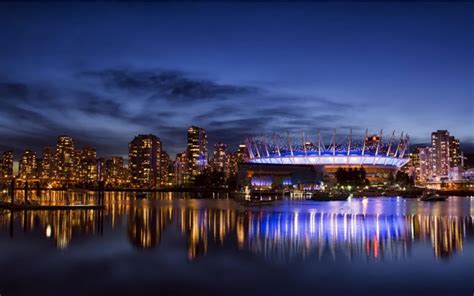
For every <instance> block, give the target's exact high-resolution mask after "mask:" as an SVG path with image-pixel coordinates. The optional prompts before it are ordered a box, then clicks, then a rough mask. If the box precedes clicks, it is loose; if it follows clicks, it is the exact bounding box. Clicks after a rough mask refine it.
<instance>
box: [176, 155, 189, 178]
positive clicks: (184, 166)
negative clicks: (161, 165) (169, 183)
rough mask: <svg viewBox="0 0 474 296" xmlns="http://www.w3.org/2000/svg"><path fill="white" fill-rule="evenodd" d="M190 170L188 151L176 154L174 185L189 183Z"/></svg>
mask: <svg viewBox="0 0 474 296" xmlns="http://www.w3.org/2000/svg"><path fill="white" fill-rule="evenodd" d="M188 178H189V170H188V157H187V153H186V151H184V152H181V153H178V154H176V159H175V161H173V185H175V186H182V185H184V184H188V183H189V181H188Z"/></svg>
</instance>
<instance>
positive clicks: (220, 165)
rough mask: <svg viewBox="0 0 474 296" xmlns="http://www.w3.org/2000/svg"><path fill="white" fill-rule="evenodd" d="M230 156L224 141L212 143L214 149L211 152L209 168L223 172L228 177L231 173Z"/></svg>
mask: <svg viewBox="0 0 474 296" xmlns="http://www.w3.org/2000/svg"><path fill="white" fill-rule="evenodd" d="M230 160H231V157H230V153H229V151H227V145H226V144H224V143H217V144H214V151H213V153H212V161H211V169H212V170H213V171H215V172H222V173H224V175H225V177H226V178H228V177H229V176H230V175H231V162H230Z"/></svg>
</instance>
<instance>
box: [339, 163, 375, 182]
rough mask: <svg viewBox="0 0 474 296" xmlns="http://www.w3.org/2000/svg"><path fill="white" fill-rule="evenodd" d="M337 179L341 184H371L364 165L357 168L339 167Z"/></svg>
mask: <svg viewBox="0 0 474 296" xmlns="http://www.w3.org/2000/svg"><path fill="white" fill-rule="evenodd" d="M336 179H337V183H338V184H339V185H352V186H360V185H368V184H369V180H367V178H366V172H365V169H364V168H363V167H361V168H356V169H353V168H349V169H344V168H338V169H337V171H336Z"/></svg>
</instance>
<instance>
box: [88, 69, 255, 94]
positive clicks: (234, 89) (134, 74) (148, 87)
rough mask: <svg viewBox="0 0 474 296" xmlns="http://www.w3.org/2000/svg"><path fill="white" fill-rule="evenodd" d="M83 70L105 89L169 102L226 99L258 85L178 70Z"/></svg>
mask: <svg viewBox="0 0 474 296" xmlns="http://www.w3.org/2000/svg"><path fill="white" fill-rule="evenodd" d="M82 74H83V75H84V76H87V77H92V78H97V79H99V81H100V82H101V83H103V85H104V86H105V88H106V89H108V90H112V91H116V90H118V91H127V92H130V93H132V94H143V93H151V95H150V98H151V99H168V100H170V101H172V102H190V101H195V100H215V99H217V100H226V99H229V98H231V97H233V96H238V95H249V94H252V93H257V92H258V89H257V88H254V87H248V86H237V85H226V84H219V83H216V82H213V81H210V80H206V79H193V78H189V77H187V76H186V75H185V74H184V73H182V72H178V71H159V70H156V71H133V70H129V69H106V70H102V71H94V72H83V73H82Z"/></svg>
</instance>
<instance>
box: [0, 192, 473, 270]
mask: <svg viewBox="0 0 474 296" xmlns="http://www.w3.org/2000/svg"><path fill="white" fill-rule="evenodd" d="M155 197H156V198H157V200H152V201H133V200H131V199H130V195H128V194H125V193H108V194H107V196H106V207H105V209H104V210H101V211H98V210H74V211H70V210H61V211H19V212H14V213H13V214H12V213H11V212H9V211H4V212H3V213H1V214H0V233H1V234H6V233H9V235H10V237H12V239H15V238H16V237H17V236H19V235H21V234H22V233H26V235H32V236H39V237H41V238H44V239H54V241H55V244H56V246H57V248H58V249H66V248H67V247H68V246H70V245H71V244H73V243H74V240H75V239H76V238H77V239H79V238H81V239H87V238H89V237H92V236H98V237H102V236H103V235H104V229H105V232H106V233H110V232H115V231H126V234H127V236H128V240H129V243H131V244H132V245H133V246H135V247H136V248H137V249H151V248H156V247H158V246H159V245H160V243H161V240H162V236H163V233H164V232H166V231H167V230H169V231H179V233H181V235H182V236H183V237H185V238H186V241H187V246H186V247H187V254H188V258H189V259H191V260H193V259H196V258H198V257H200V256H205V255H206V254H207V253H208V252H209V247H210V246H211V245H215V246H218V247H219V246H221V247H223V246H226V247H231V248H235V249H239V250H243V251H249V252H251V253H253V254H255V255H258V256H261V257H263V258H265V259H267V260H272V261H288V260H305V259H306V258H308V257H311V258H316V259H317V260H322V259H324V258H332V259H334V260H336V259H339V258H346V259H348V260H353V259H364V260H394V259H395V260H396V259H401V258H405V257H409V256H410V254H411V251H412V248H413V246H414V245H415V244H417V243H420V244H430V245H431V248H432V250H433V254H434V256H435V257H436V258H440V257H447V256H450V255H453V254H455V253H456V252H462V251H463V245H464V243H465V241H466V240H472V238H473V236H474V227H473V217H472V201H471V200H470V199H469V198H456V197H452V198H450V199H449V201H448V202H445V203H421V202H418V201H416V200H400V199H395V198H385V199H365V200H361V199H359V200H357V199H356V200H353V201H351V202H331V203H314V202H293V203H292V202H289V201H282V202H280V203H279V204H276V205H275V206H271V207H262V208H253V209H248V208H243V207H241V206H239V205H237V204H236V203H234V202H233V201H232V200H215V201H213V200H194V199H190V200H183V199H180V200H177V199H173V198H172V197H173V195H172V194H159V195H157V196H155ZM59 198H62V195H60V197H59Z"/></svg>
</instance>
